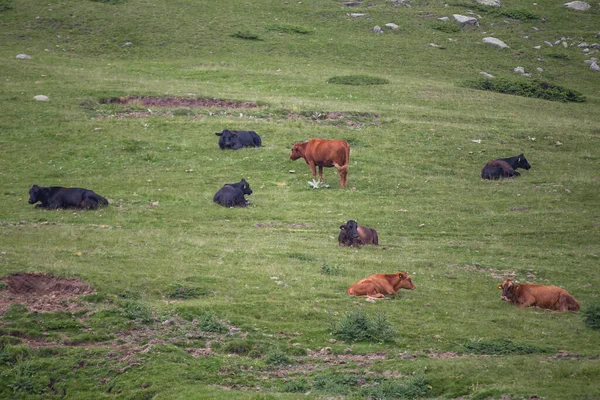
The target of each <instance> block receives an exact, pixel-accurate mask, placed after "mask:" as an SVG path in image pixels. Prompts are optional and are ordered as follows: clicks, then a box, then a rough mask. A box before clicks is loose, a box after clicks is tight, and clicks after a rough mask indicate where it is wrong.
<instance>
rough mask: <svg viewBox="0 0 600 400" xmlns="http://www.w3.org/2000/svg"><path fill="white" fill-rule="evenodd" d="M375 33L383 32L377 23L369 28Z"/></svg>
mask: <svg viewBox="0 0 600 400" xmlns="http://www.w3.org/2000/svg"><path fill="white" fill-rule="evenodd" d="M371 30H372V31H373V32H375V33H383V29H381V27H380V26H379V25H376V26H375V27H374V28H373V29H371Z"/></svg>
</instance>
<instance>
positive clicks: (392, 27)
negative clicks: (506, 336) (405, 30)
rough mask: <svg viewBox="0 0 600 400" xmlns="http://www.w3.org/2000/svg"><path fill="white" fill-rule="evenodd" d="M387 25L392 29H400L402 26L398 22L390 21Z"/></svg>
mask: <svg viewBox="0 0 600 400" xmlns="http://www.w3.org/2000/svg"><path fill="white" fill-rule="evenodd" d="M385 26H386V27H388V28H390V29H399V28H400V27H399V26H398V25H396V24H393V23H391V22H390V23H389V24H385Z"/></svg>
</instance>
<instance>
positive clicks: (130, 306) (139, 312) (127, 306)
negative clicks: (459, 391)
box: [121, 301, 154, 324]
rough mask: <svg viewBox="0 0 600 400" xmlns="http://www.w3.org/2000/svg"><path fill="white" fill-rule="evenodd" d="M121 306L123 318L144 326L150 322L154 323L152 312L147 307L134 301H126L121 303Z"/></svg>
mask: <svg viewBox="0 0 600 400" xmlns="http://www.w3.org/2000/svg"><path fill="white" fill-rule="evenodd" d="M121 306H122V307H123V312H124V313H125V316H127V318H129V319H131V320H134V321H139V322H142V323H145V324H149V323H150V322H153V321H154V316H153V315H152V311H151V310H150V309H149V308H148V307H146V306H144V305H142V304H140V303H138V302H136V301H126V302H123V304H121Z"/></svg>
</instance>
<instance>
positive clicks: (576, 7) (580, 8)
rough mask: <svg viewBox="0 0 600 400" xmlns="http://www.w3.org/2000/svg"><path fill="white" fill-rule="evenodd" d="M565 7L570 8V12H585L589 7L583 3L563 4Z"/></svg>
mask: <svg viewBox="0 0 600 400" xmlns="http://www.w3.org/2000/svg"><path fill="white" fill-rule="evenodd" d="M563 5H564V6H565V7H568V8H570V9H571V10H576V11H587V10H589V9H590V7H591V6H590V5H589V4H588V3H586V2H585V1H571V2H569V3H565V4H563Z"/></svg>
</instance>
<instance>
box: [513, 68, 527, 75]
mask: <svg viewBox="0 0 600 400" xmlns="http://www.w3.org/2000/svg"><path fill="white" fill-rule="evenodd" d="M513 72H516V73H518V74H524V73H525V68H523V67H515V69H513Z"/></svg>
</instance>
